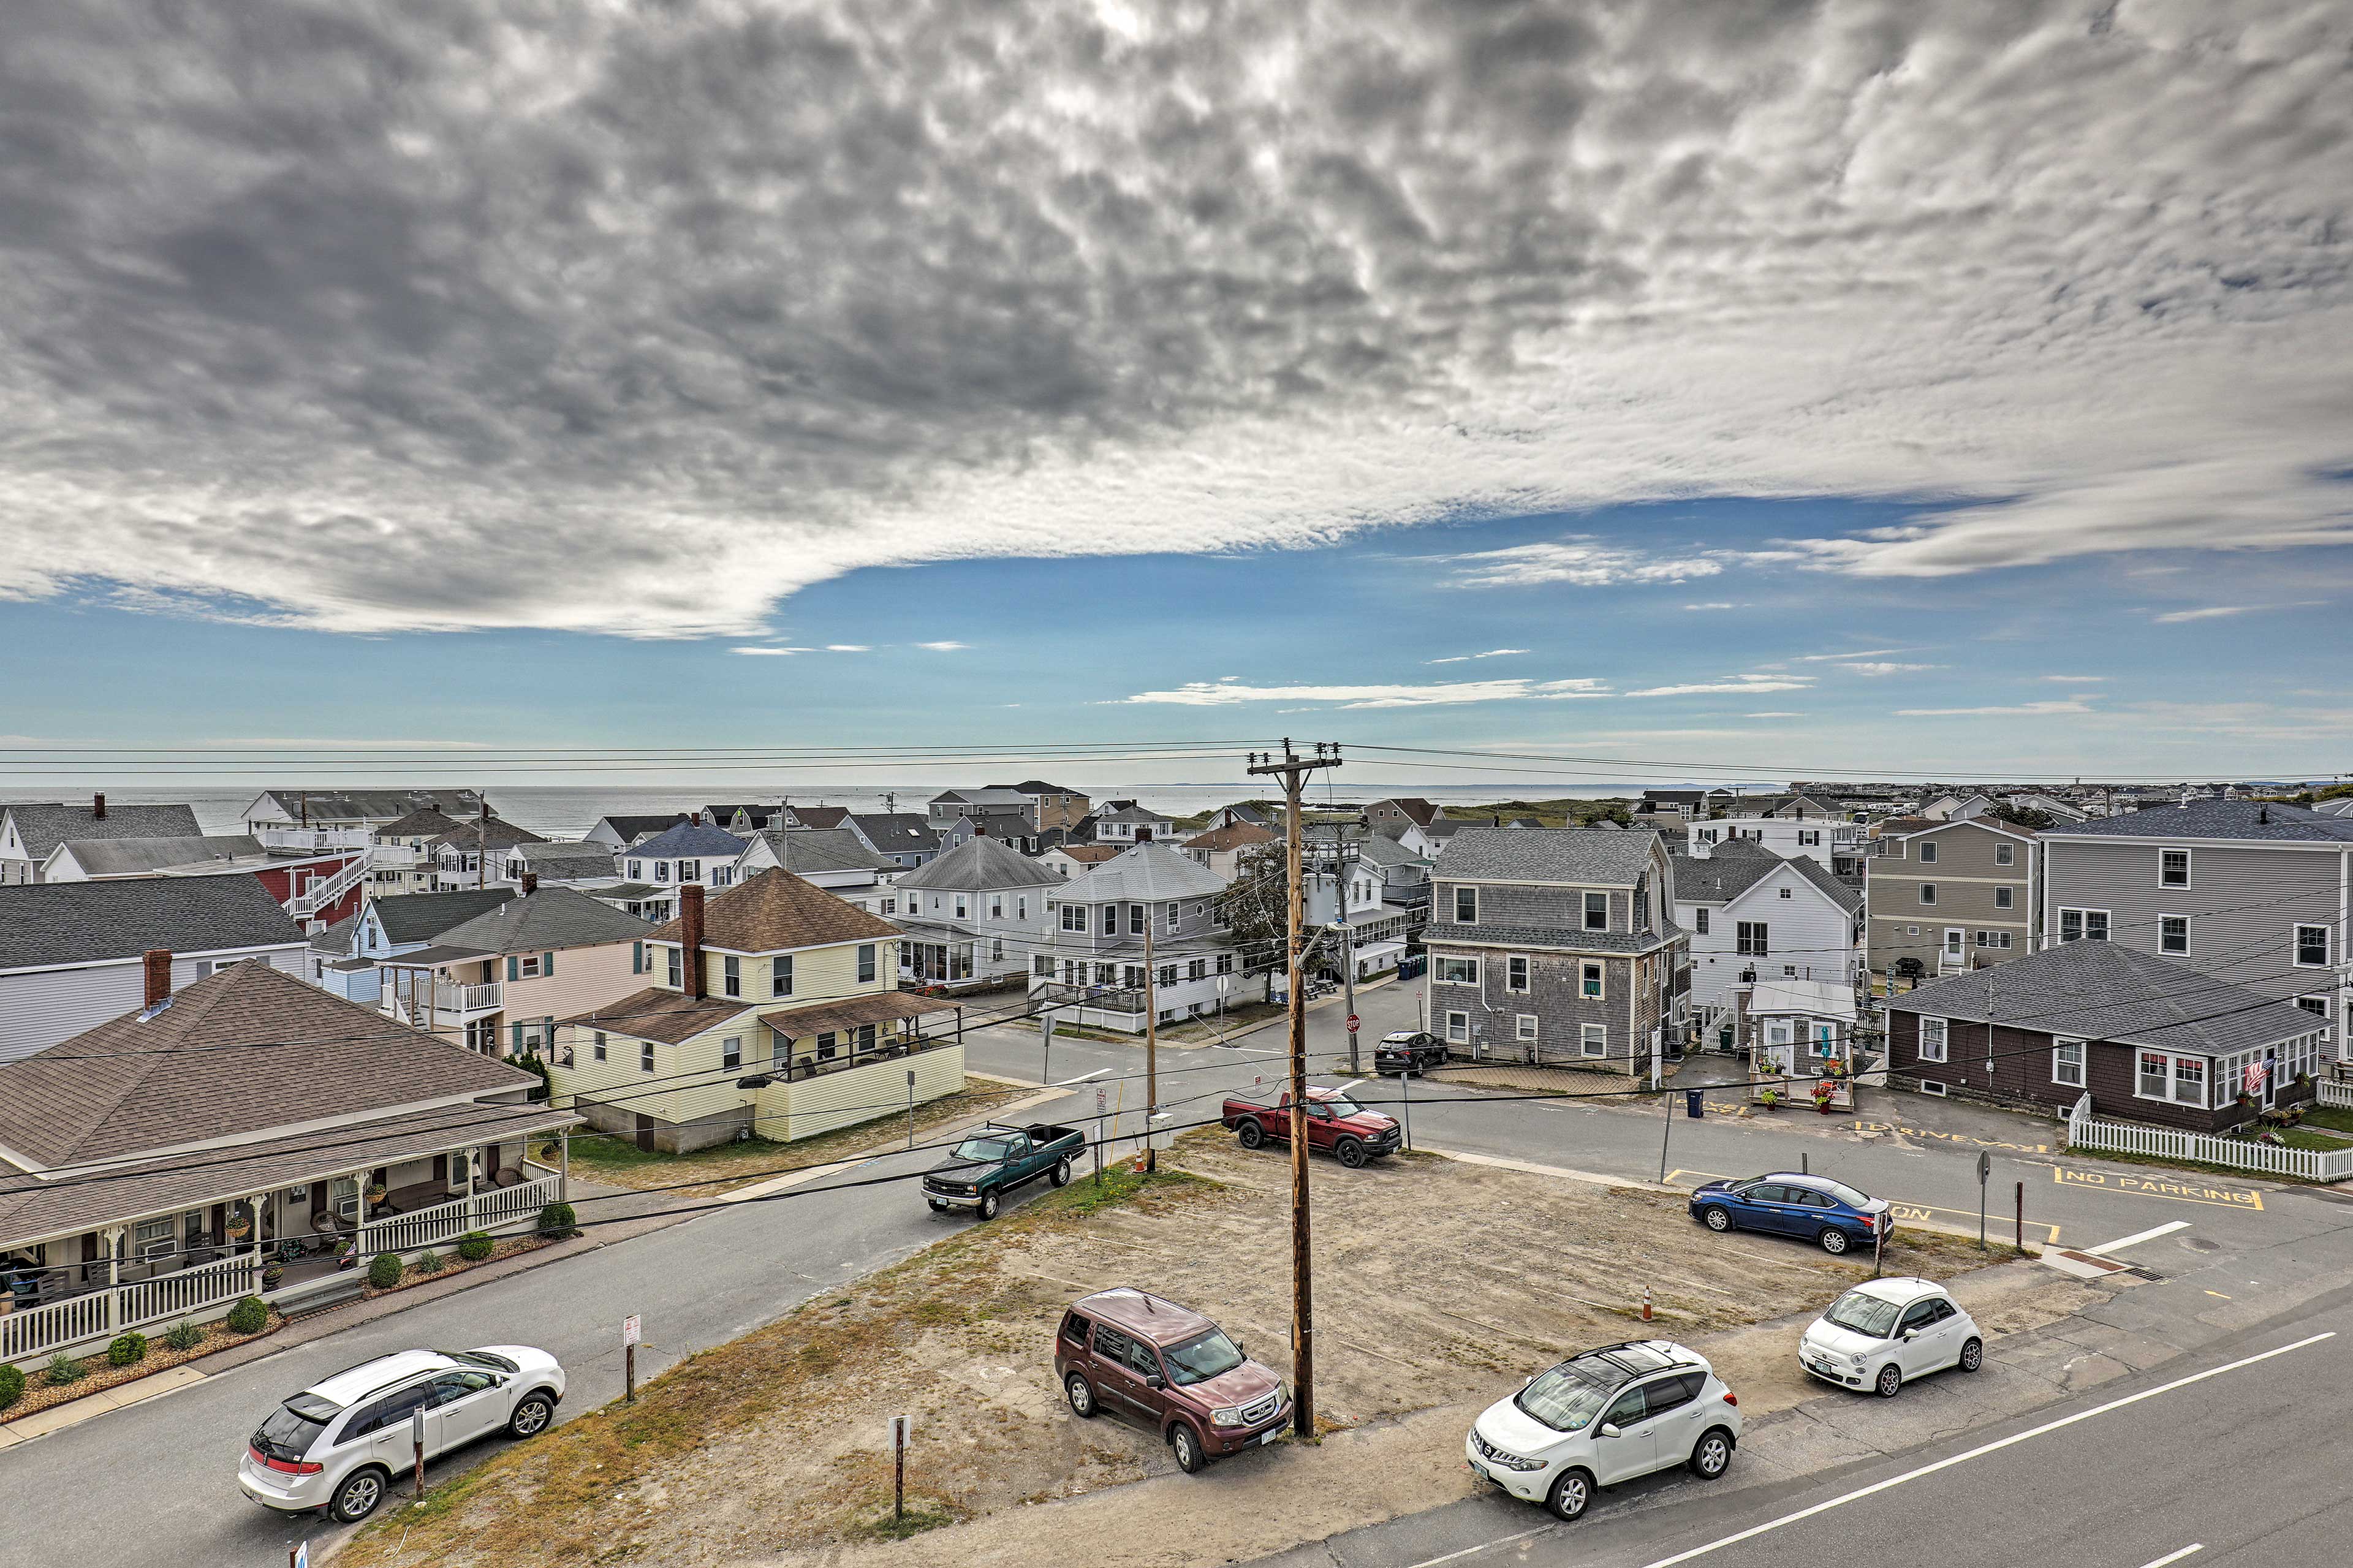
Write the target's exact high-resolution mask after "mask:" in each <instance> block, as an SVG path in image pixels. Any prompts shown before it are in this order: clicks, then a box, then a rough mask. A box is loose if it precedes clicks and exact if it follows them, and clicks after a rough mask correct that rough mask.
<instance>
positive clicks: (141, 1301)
mask: <svg viewBox="0 0 2353 1568" xmlns="http://www.w3.org/2000/svg"><path fill="white" fill-rule="evenodd" d="M257 1283H258V1280H257V1266H256V1264H255V1261H254V1258H252V1256H251V1255H250V1254H248V1255H246V1256H244V1257H241V1258H222V1259H220V1260H219V1261H218V1262H216V1263H206V1264H204V1265H201V1266H200V1267H198V1268H183V1269H180V1270H178V1271H177V1272H175V1273H171V1274H163V1275H158V1276H157V1277H156V1278H154V1279H142V1280H139V1281H137V1282H135V1283H133V1284H130V1285H121V1286H117V1287H116V1288H114V1289H111V1290H92V1291H90V1293H89V1294H87V1295H83V1296H69V1297H68V1298H67V1299H66V1300H62V1301H52V1302H50V1303H49V1304H48V1305H47V1306H46V1307H35V1308H33V1309H32V1310H29V1311H23V1312H11V1313H9V1314H8V1315H7V1316H6V1317H0V1362H10V1361H24V1360H26V1359H29V1358H31V1357H35V1356H40V1355H45V1354H47V1353H49V1352H54V1351H60V1350H63V1349H65V1348H66V1347H67V1346H69V1345H78V1344H85V1343H88V1342H91V1341H94V1340H103V1339H111V1338H112V1337H113V1336H114V1335H116V1334H119V1333H121V1332H123V1331H125V1330H128V1329H142V1328H145V1327H147V1326H149V1325H151V1324H154V1323H160V1322H163V1321H166V1320H167V1319H179V1318H184V1317H187V1316H188V1315H190V1314H191V1313H195V1312H200V1311H202V1310H205V1309H206V1308H208V1307H217V1306H219V1305H220V1304H221V1303H222V1302H224V1301H234V1300H237V1298H238V1297H239V1296H250V1295H252V1294H253V1293H254V1289H255V1287H256V1285H257Z"/></svg>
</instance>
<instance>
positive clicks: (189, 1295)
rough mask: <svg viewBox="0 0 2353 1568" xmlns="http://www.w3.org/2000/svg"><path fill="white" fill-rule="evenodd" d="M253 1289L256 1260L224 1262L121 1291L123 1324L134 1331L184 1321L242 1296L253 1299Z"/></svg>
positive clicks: (185, 1271)
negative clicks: (162, 1322)
mask: <svg viewBox="0 0 2353 1568" xmlns="http://www.w3.org/2000/svg"><path fill="white" fill-rule="evenodd" d="M253 1289H254V1260H253V1258H252V1257H251V1255H249V1254H248V1255H247V1256H245V1257H242V1258H221V1259H219V1260H218V1261H216V1262H212V1263H206V1264H201V1265H199V1266H198V1267H196V1268H183V1269H181V1270H179V1271H178V1272H177V1273H174V1274H164V1275H159V1276H157V1277H156V1278H155V1279H142V1280H140V1281H139V1282H138V1283H137V1284H135V1285H125V1286H122V1287H121V1297H122V1310H121V1318H120V1321H121V1324H122V1326H123V1327H124V1328H135V1327H137V1326H138V1325H139V1324H141V1323H148V1322H153V1321H156V1320H158V1319H161V1318H179V1317H185V1316H186V1315H187V1314H188V1313H190V1312H193V1311H195V1310H199V1309H200V1308H205V1307H212V1306H217V1305H218V1304H219V1303H221V1302H223V1301H234V1300H237V1298H238V1297H239V1296H250V1295H251V1294H253Z"/></svg>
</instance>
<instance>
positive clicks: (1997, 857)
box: [1993, 844, 2018, 867]
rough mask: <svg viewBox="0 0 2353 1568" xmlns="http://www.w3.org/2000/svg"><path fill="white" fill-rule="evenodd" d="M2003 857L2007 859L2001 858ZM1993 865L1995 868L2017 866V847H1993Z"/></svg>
mask: <svg viewBox="0 0 2353 1568" xmlns="http://www.w3.org/2000/svg"><path fill="white" fill-rule="evenodd" d="M2005 856H2007V857H2008V858H2007V859H2005V858H2003V857H2005ZM1993 863H1994V864H1995V865H1997V866H2012V867H2014V866H2016V865H2017V864H2018V846H2017V845H2015V844H1997V845H1995V846H1994V847H1993Z"/></svg>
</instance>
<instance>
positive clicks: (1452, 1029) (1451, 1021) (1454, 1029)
mask: <svg viewBox="0 0 2353 1568" xmlns="http://www.w3.org/2000/svg"><path fill="white" fill-rule="evenodd" d="M1446 1037H1447V1038H1448V1039H1450V1040H1451V1041H1453V1042H1454V1043H1455V1044H1456V1045H1458V1046H1461V1045H1468V1044H1469V1043H1470V1040H1471V1015H1470V1014H1468V1013H1449V1014H1448V1015H1446Z"/></svg>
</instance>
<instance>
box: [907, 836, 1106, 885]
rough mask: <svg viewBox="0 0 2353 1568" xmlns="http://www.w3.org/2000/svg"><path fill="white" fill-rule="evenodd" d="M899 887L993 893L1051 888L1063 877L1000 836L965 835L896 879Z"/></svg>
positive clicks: (1063, 883) (1059, 883) (1061, 880)
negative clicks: (938, 855)
mask: <svg viewBox="0 0 2353 1568" xmlns="http://www.w3.org/2000/svg"><path fill="white" fill-rule="evenodd" d="M898 885H899V886H900V887H902V888H936V889H942V890H944V891H953V892H967V893H976V892H993V891H995V890H997V889H1000V888H1054V887H1061V886H1065V885H1066V884H1065V882H1064V880H1063V879H1062V878H1060V877H1057V876H1056V875H1054V873H1053V872H1052V871H1050V870H1049V869H1047V868H1046V867H1044V866H1043V865H1040V864H1039V862H1037V861H1035V860H1032V859H1030V858H1029V857H1028V856H1027V855H1024V854H1022V853H1021V851H1019V850H1018V849H1016V848H1014V847H1013V846H1011V845H1010V844H1008V843H1006V842H1005V841H1004V840H1003V839H1000V838H967V839H965V841H964V842H963V843H961V844H959V845H957V846H956V847H955V848H953V849H951V850H949V851H948V852H947V853H946V854H944V855H943V856H941V857H940V858H938V859H936V860H930V861H926V862H925V863H924V864H923V865H921V866H918V867H916V868H914V869H913V870H912V871H910V872H908V873H907V874H906V875H905V876H902V877H901V878H900V879H899V883H898Z"/></svg>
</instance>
